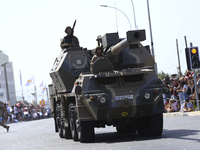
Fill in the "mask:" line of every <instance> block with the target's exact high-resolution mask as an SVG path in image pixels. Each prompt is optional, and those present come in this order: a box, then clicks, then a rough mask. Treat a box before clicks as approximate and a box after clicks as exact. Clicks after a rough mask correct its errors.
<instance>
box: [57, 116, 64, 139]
mask: <svg viewBox="0 0 200 150" xmlns="http://www.w3.org/2000/svg"><path fill="white" fill-rule="evenodd" d="M59 122H60V123H59V124H60V127H59V128H58V133H59V136H60V138H64V136H63V125H62V122H61V119H59Z"/></svg>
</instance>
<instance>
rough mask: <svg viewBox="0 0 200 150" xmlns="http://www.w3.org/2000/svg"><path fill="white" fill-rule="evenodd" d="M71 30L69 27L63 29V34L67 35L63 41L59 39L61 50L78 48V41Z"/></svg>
mask: <svg viewBox="0 0 200 150" xmlns="http://www.w3.org/2000/svg"><path fill="white" fill-rule="evenodd" d="M73 32H74V31H73V30H72V28H71V27H70V26H67V27H66V29H65V33H67V36H65V37H64V38H63V39H61V43H60V47H61V48H62V49H65V48H69V47H79V41H78V38H77V37H76V36H74V35H73Z"/></svg>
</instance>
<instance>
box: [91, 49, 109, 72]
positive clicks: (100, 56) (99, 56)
mask: <svg viewBox="0 0 200 150" xmlns="http://www.w3.org/2000/svg"><path fill="white" fill-rule="evenodd" d="M99 48H100V49H101V50H102V52H103V49H102V48H101V47H100V46H97V47H96V49H95V53H96V52H97V49H99ZM99 58H107V57H106V56H105V55H103V54H101V55H97V54H95V55H94V56H93V57H92V59H91V63H90V71H91V72H92V73H93V64H94V62H95V61H96V60H97V59H99Z"/></svg>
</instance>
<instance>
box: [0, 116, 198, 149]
mask: <svg viewBox="0 0 200 150" xmlns="http://www.w3.org/2000/svg"><path fill="white" fill-rule="evenodd" d="M9 125H10V131H9V132H8V133H7V132H6V130H5V129H4V128H2V127H0V150H25V149H28V150H32V149H34V150H55V149H56V150H58V149H59V150H65V149H66V150H73V149H77V150H145V149H146V150H151V149H152V150H199V149H200V116H185V117H167V118H164V129H163V134H162V136H160V137H146V136H139V135H137V134H119V133H117V132H116V130H115V128H114V127H106V128H99V129H96V128H95V133H96V137H95V139H96V140H95V143H87V144H85V143H80V142H74V141H73V140H66V139H61V138H59V136H58V133H55V132H54V124H53V119H52V118H50V119H43V120H36V121H30V122H20V123H13V124H9Z"/></svg>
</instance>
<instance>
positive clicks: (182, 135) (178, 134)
mask: <svg viewBox="0 0 200 150" xmlns="http://www.w3.org/2000/svg"><path fill="white" fill-rule="evenodd" d="M198 133H200V130H192V129H191V130H188V129H180V130H163V134H162V136H153V137H149V136H140V135H138V134H137V133H117V132H111V133H97V134H95V142H96V143H119V142H127V141H144V140H155V139H168V138H171V139H184V140H191V141H197V142H200V139H195V138H194V137H193V138H189V137H187V136H191V135H197V134H198Z"/></svg>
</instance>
